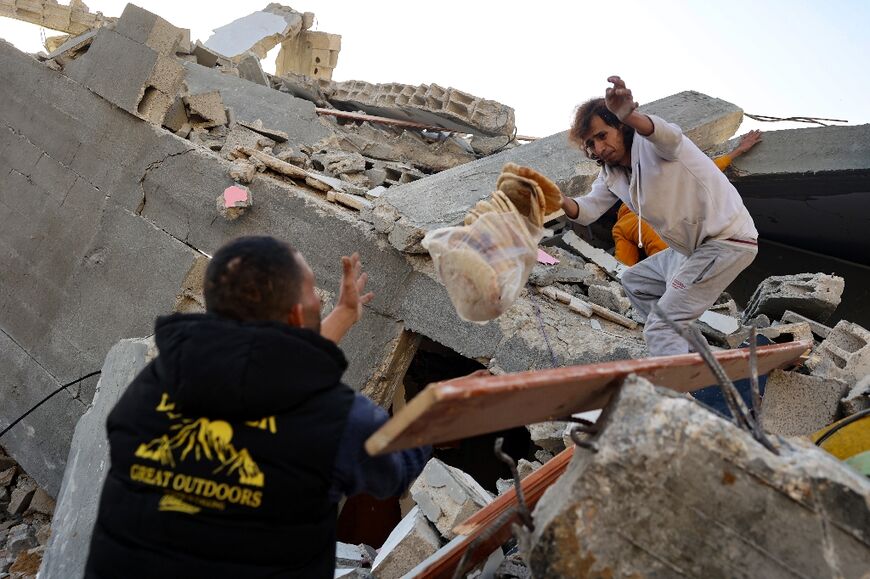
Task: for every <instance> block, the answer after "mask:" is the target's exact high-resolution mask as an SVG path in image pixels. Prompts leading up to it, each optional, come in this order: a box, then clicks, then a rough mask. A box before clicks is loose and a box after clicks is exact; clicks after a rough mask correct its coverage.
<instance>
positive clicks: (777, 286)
mask: <svg viewBox="0 0 870 579" xmlns="http://www.w3.org/2000/svg"><path fill="white" fill-rule="evenodd" d="M844 287H845V281H844V280H843V278H841V277H838V276H836V275H826V274H823V273H815V274H813V273H800V274H796V275H779V276H772V277H769V278H767V279H765V280H764V281H763V282H761V284H760V285H759V286H758V288H757V289H756V290H755V293H753V294H752V297H751V298H750V299H749V304H748V305H747V306H746V311H745V312H744V315H743V319H744V320H748V319H751V318H753V317H755V316H757V315H758V314H766V315H768V316H770V318H771V319H779V318H781V317H782V315H783V314H784V313H785V311H786V310H791V311H793V312H797V313H799V314H801V315H804V316H806V317H808V318H811V319H813V320H816V321H818V322H824V321H826V320H827V319H828V318H829V317H830V316H831V314H832V313H834V310H835V309H837V306H838V305H839V304H840V298H841V296H842V295H843V289H844Z"/></svg>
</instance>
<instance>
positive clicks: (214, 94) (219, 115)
mask: <svg viewBox="0 0 870 579" xmlns="http://www.w3.org/2000/svg"><path fill="white" fill-rule="evenodd" d="M183 100H184V104H185V105H186V106H187V110H188V112H189V113H190V115H189V116H190V120H191V123H192V124H193V125H198V126H201V127H206V128H208V127H216V126H218V125H225V124H227V112H226V109H225V108H224V101H223V99H222V98H221V93H220V91H216V90H213V91H209V92H205V93H199V94H192V95H187V96H185V97H184V99H183Z"/></svg>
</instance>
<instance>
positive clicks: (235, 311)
mask: <svg viewBox="0 0 870 579" xmlns="http://www.w3.org/2000/svg"><path fill="white" fill-rule="evenodd" d="M302 276H303V271H302V266H301V264H300V262H299V260H298V257H297V253H296V250H295V249H293V247H291V246H290V244H288V243H285V242H283V241H280V240H278V239H275V238H274V237H269V236H250V237H239V238H237V239H234V240H232V241H230V242H228V243H227V244H225V245H224V246H222V247H221V248H220V249H218V250H217V253H215V254H214V257H213V258H212V260H211V263H209V264H208V267H207V268H206V270H205V282H204V283H203V294H204V297H205V309H206V311H208V312H211V313H214V314H217V315H219V316H223V317H227V318H232V319H234V320H240V321H284V320H285V318H286V316H287V313H288V312H289V311H290V310H291V309H292V306H293V305H294V304H296V303H298V302H299V299H300V297H301V285H302Z"/></svg>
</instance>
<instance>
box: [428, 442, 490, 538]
mask: <svg viewBox="0 0 870 579" xmlns="http://www.w3.org/2000/svg"><path fill="white" fill-rule="evenodd" d="M411 497H412V498H413V499H414V502H416V503H417V506H419V507H420V509H421V510H422V512H423V513H424V514H425V515H426V517H427V518H428V519H429V520H430V521H432V522H433V523H434V524H435V526H436V527H437V528H438V531H439V532H440V533H441V535H442V536H444V537H445V538H447V539H452V538H453V537H454V533H453V527H455V526H456V525H457V524H459V523H461V522H462V521H464V520H465V519H467V518H468V517H470V516H471V515H473V514H474V513H475V512H477V511H478V510H479V509H481V508H482V507H484V506H486V505H488V504H489V503H490V502H491V501H492V498H491V497H490V495H489V493H488V492H486V490H485V489H484V488H483V487H482V486H480V484H479V483H478V482H477V481H475V480H474V479H473V478H472V477H471V476H469V475H468V474H466V473H464V472H462V471H461V470H459V469H458V468H454V467H452V466H449V465H447V464H444V463H443V462H441V461H440V460H438V459H437V458H433V459H430V460H429V462H427V463H426V466H425V467H424V468H423V472H421V473H420V476H419V477H417V480H416V481H414V484H413V485H411Z"/></svg>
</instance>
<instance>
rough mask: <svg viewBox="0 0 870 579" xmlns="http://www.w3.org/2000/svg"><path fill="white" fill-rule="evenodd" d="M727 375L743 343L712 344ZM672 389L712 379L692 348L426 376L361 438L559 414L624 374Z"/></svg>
mask: <svg viewBox="0 0 870 579" xmlns="http://www.w3.org/2000/svg"><path fill="white" fill-rule="evenodd" d="M810 347H812V344H811V343H810V342H806V341H801V342H788V343H785V344H772V345H769V346H762V347H760V348H758V371H759V373H761V374H767V373H768V372H770V371H771V370H773V369H775V368H782V367H784V366H786V365H787V364H789V363H791V362H793V361H794V360H796V359H798V358H799V357H800V356H801V354H803V353H804V352H805V351H807V350H808V349H809V348H810ZM715 356H716V358H717V359H718V360H719V363H720V364H722V366H723V367H724V368H725V372H726V373H727V374H728V376H729V377H730V378H731V379H732V380H740V379H743V378H746V377H748V376H749V350H748V349H746V348H741V349H738V350H727V351H723V352H716V354H715ZM632 373H634V374H637V375H639V376H643V377H644V378H646V379H648V380H650V381H651V382H652V383H653V384H657V385H659V386H665V387H667V388H671V389H673V390H676V391H678V392H691V391H693V390H699V389H701V388H704V387H706V386H709V385H711V384H714V383H715V379H714V378H713V375H712V373H711V372H710V370H709V368H707V366H706V364H704V362H703V361H702V360H701V357H700V356H699V355H698V354H684V355H680V356H661V357H656V358H644V359H642V360H620V361H616V362H604V363H600V364H589V365H585V366H570V367H567V368H554V369H551V370H536V371H530V372H518V373H515V374H505V375H502V376H485V377H483V376H467V377H464V378H457V379H454V380H448V381H446V382H436V383H434V384H429V385H428V386H427V387H426V388H425V389H424V390H423V391H422V392H420V394H418V395H417V396H416V397H415V398H414V399H413V400H411V401H410V402H409V403H408V405H407V406H405V407H404V408H403V409H402V410H401V411H399V412H397V413H396V414H395V415H394V416H393V417H392V418H391V419H390V420H389V421H388V422H387V423H386V424H384V425H383V426H382V427H381V428H380V429H378V431H377V432H375V433H374V434H372V435H371V437H369V439H368V440H367V441H366V450H367V451H368V453H369V454H371V455H377V454H383V453H385V452H392V451H394V450H400V449H403V448H412V447H415V446H421V445H426V444H437V443H440V442H447V441H451V440H458V439H462V438H468V437H471V436H477V435H479V434H486V433H489V432H496V431H499V430H504V429H506V428H512V427H514V426H521V425H524V424H533V423H535V422H545V421H548V420H558V419H560V418H564V417H566V416H569V415H571V414H575V413H577V412H584V411H587V410H595V409H598V408H603V407H604V406H605V405H606V404H607V402H608V400H610V397H611V395H612V394H613V391H614V386H615V385H616V384H617V383H618V382H619V381H620V380H622V379H623V378H624V377H626V376H628V375H629V374H632Z"/></svg>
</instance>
